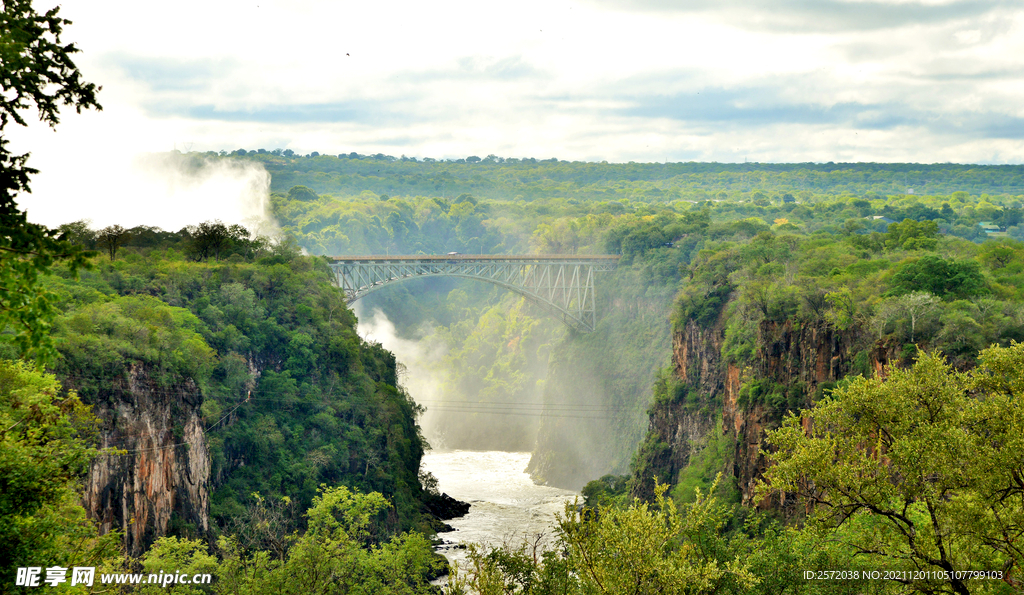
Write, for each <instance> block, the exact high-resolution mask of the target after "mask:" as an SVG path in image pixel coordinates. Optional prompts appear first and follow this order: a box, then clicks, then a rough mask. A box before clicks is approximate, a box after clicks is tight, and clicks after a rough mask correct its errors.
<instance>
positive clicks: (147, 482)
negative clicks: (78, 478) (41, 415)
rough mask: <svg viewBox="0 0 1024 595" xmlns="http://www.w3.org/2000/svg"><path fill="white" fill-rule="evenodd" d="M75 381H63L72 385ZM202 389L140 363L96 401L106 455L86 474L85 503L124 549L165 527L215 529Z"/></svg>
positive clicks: (133, 549) (137, 547)
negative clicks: (109, 449) (116, 533)
mask: <svg viewBox="0 0 1024 595" xmlns="http://www.w3.org/2000/svg"><path fill="white" fill-rule="evenodd" d="M74 384H75V383H74V380H73V379H68V380H66V381H65V385H66V386H68V387H69V388H74ZM202 401H203V398H202V395H201V393H200V390H199V388H198V387H197V386H196V385H195V383H194V382H192V380H190V379H180V380H178V381H176V382H172V383H166V382H159V381H158V379H157V378H155V374H154V373H153V372H152V371H151V370H149V369H147V368H146V367H145V366H143V365H142V364H132V365H131V367H130V368H129V370H128V373H127V375H126V376H125V377H123V378H119V379H118V380H115V381H114V382H112V383H111V385H110V386H109V387H107V388H106V389H105V390H103V391H101V393H100V395H99V397H98V398H97V399H96V402H94V403H92V405H93V413H95V414H96V415H97V416H99V418H100V419H101V420H102V427H101V437H100V446H101V447H104V448H107V447H113V448H116V449H117V450H118V453H116V454H104V455H100V456H99V457H97V458H96V460H95V461H94V462H93V464H92V466H91V468H90V470H89V473H88V476H87V477H86V481H85V494H84V506H85V509H86V511H87V512H88V514H89V516H90V517H91V518H93V519H95V520H96V521H98V522H99V524H100V527H101V530H102V531H103V532H108V531H110V530H113V529H116V530H119V531H121V532H122V535H123V536H124V537H123V540H124V546H125V550H126V551H127V553H128V554H130V555H139V554H141V553H142V552H143V551H144V550H145V548H146V547H147V546H148V545H149V544H150V543H152V542H153V540H154V539H156V538H157V537H160V536H162V535H164V534H166V533H167V531H168V529H169V528H170V526H171V524H172V521H173V522H174V524H175V525H176V529H177V530H178V531H179V532H181V533H185V534H192V535H196V536H199V535H205V534H206V533H207V532H208V531H209V523H210V521H209V508H210V506H209V477H210V456H209V450H208V448H207V443H206V436H205V434H204V432H203V423H202V417H201V414H200V406H201V405H202Z"/></svg>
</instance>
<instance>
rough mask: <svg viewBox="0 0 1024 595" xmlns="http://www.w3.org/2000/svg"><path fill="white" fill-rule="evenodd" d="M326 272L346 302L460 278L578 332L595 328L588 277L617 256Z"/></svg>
mask: <svg viewBox="0 0 1024 595" xmlns="http://www.w3.org/2000/svg"><path fill="white" fill-rule="evenodd" d="M331 260H332V264H331V268H332V269H333V270H334V273H335V275H336V277H337V282H338V287H340V288H341V290H342V291H344V292H345V300H346V301H347V302H348V303H352V302H354V301H356V300H358V299H359V298H361V297H363V296H364V295H366V294H368V293H370V292H372V291H376V290H377V289H380V288H381V287H383V286H384V285H387V284H388V283H394V282H397V281H403V280H406V279H414V278H420V277H440V276H443V277H465V278H468V279H479V280H481V281H487V282H488V283H494V284H495V285H500V286H502V287H504V288H506V289H508V290H510V291H514V292H515V293H518V294H520V295H522V296H523V297H525V298H527V299H528V300H530V301H532V302H534V303H536V304H539V305H540V306H542V307H544V308H546V309H548V310H549V311H550V312H551V313H553V314H555V315H556V316H558V317H559V318H560V319H561V320H562V322H564V323H565V324H567V325H568V326H570V327H571V328H574V329H576V330H578V331H581V332H591V331H593V330H594V327H595V325H596V324H597V312H596V309H595V306H594V294H595V284H594V274H595V273H597V272H602V271H610V270H612V269H614V268H615V265H617V264H618V261H619V257H618V256H495V255H470V254H450V255H444V256H439V255H426V256H336V257H333V258H332V259H331Z"/></svg>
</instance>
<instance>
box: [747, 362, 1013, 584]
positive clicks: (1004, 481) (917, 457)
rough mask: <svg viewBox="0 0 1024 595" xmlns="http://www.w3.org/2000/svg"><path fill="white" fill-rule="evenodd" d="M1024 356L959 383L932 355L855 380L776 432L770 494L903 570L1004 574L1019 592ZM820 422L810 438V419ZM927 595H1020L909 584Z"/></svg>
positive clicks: (953, 579)
mask: <svg viewBox="0 0 1024 595" xmlns="http://www.w3.org/2000/svg"><path fill="white" fill-rule="evenodd" d="M1022 366H1024V345H1022V344H1019V343H1015V344H1013V345H1012V346H1011V347H1009V348H1001V347H994V348H991V349H988V350H985V351H984V352H982V354H981V357H980V361H979V366H978V368H976V369H975V370H973V371H971V372H969V373H961V372H956V371H954V370H952V369H951V367H950V366H949V365H948V364H946V363H945V362H944V361H943V360H942V358H940V357H938V356H935V355H930V354H925V355H922V356H921V357H920V358H918V361H917V363H915V364H914V366H913V367H912V368H911V369H909V370H894V371H892V373H891V375H890V376H889V377H888V378H887V379H885V380H881V379H870V380H869V379H864V378H859V379H855V380H853V381H852V382H851V383H849V384H848V385H847V386H845V387H841V388H838V389H836V390H835V391H834V392H833V393H832V396H831V397H830V398H827V399H825V400H823V401H821V402H819V403H818V404H817V405H816V406H815V407H814V408H813V409H811V410H808V411H804V412H802V413H801V415H793V416H790V417H789V418H787V419H786V421H785V423H784V424H783V426H782V428H780V429H779V430H776V431H774V432H769V439H768V440H769V443H770V444H771V445H772V446H773V447H774V448H775V449H777V451H776V452H773V453H771V454H769V457H770V458H771V459H772V460H773V462H774V463H775V464H774V465H773V466H771V467H769V469H768V470H767V472H766V473H765V480H766V482H767V485H766V486H765V488H764V489H763V490H762V493H768V492H769V490H770V491H772V492H779V491H785V492H789V493H791V494H796V495H799V496H800V497H801V498H805V499H806V500H807V501H808V502H810V503H812V504H813V505H814V506H815V514H814V515H812V517H811V518H812V521H813V522H814V523H816V524H818V525H820V526H824V527H830V528H842V529H844V532H843V533H841V534H839V536H840V539H842V540H843V542H844V543H845V545H846V547H848V548H849V549H850V550H851V551H854V552H856V553H857V554H858V555H859V556H862V557H864V558H865V559H867V560H870V561H871V562H872V563H874V564H877V568H888V569H894V570H911V569H929V570H934V571H944V572H950V571H955V570H964V569H968V568H970V569H984V570H1001V571H1003V572H1004V573H1006V575H1007V576H1008V577H1009V582H1011V583H1014V584H1019V582H1020V578H1019V574H1020V567H1021V564H1022V563H1024V550H1022V549H1021V547H1020V540H1021V536H1022V535H1024V490H1022V489H1021V486H1020V477H1021V473H1022V470H1024V442H1022V440H1024V425H1022V424H1024V413H1022V400H1021V391H1022V390H1024V377H1022V375H1021V370H1022V369H1024V368H1022ZM802 418H808V419H811V420H813V424H812V425H811V426H810V427H811V428H812V429H811V431H810V432H806V431H805V430H804V428H803V427H802V426H801V419H802ZM900 582H904V583H905V584H906V585H907V586H909V587H911V588H912V589H913V590H914V591H915V592H954V593H968V592H1008V591H1006V590H1004V589H1003V587H1002V586H1000V583H997V582H995V581H983V580H964V579H961V578H960V577H957V576H956V575H950V576H949V577H945V576H943V575H939V576H937V575H934V574H932V575H920V576H918V577H917V578H909V579H906V580H902V581H900Z"/></svg>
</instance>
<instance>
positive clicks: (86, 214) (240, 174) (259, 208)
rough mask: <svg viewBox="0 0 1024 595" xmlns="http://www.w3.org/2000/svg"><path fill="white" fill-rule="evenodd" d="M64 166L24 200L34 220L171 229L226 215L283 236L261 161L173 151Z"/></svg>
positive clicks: (256, 230)
mask: <svg viewBox="0 0 1024 595" xmlns="http://www.w3.org/2000/svg"><path fill="white" fill-rule="evenodd" d="M61 169H62V171H63V173H64V174H65V175H62V176H59V177H55V176H47V177H42V176H41V177H40V179H39V182H38V183H33V193H32V194H28V195H25V196H23V197H19V203H22V204H23V205H24V206H25V208H26V210H27V211H28V213H29V218H30V220H32V221H35V222H39V223H42V224H44V225H48V226H51V227H56V226H58V225H60V224H63V223H69V222H71V221H78V220H87V221H89V222H90V227H92V228H94V229H99V228H102V227H106V226H108V225H115V224H116V225H121V226H124V227H126V228H131V227H135V226H138V225H147V226H154V227H159V228H161V229H163V230H165V231H177V230H179V229H181V228H183V227H185V226H187V225H195V224H197V223H201V222H203V221H212V220H220V221H222V222H224V223H226V224H228V225H231V224H240V225H244V226H245V227H246V228H247V229H248V230H249V231H250V232H252V233H253V234H258V235H265V236H269V237H277V236H278V235H279V231H280V230H279V226H278V224H277V222H276V221H275V220H274V217H273V215H272V213H271V206H270V174H269V173H268V172H267V171H266V169H264V168H263V166H262V164H259V163H256V162H252V161H242V160H234V159H223V158H209V157H206V156H203V155H199V154H182V153H178V152H169V153H144V154H139V155H132V156H123V155H122V156H117V155H114V156H106V161H105V163H104V164H103V166H102V168H100V169H97V170H94V171H93V170H90V168H89V161H88V160H85V161H84V162H83V163H77V164H67V165H64V166H62V168H61ZM98 176H100V177H99V178H98Z"/></svg>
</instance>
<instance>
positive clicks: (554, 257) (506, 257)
mask: <svg viewBox="0 0 1024 595" xmlns="http://www.w3.org/2000/svg"><path fill="white" fill-rule="evenodd" d="M328 258H330V259H331V260H332V261H334V262H380V261H389V262H398V261H403V262H451V261H472V260H490V261H499V262H562V263H566V262H614V261H617V260H619V258H621V257H620V256H618V255H614V254H578V255H571V254H414V255H396V256H385V255H383V254H378V255H375V256H329V257H328Z"/></svg>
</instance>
